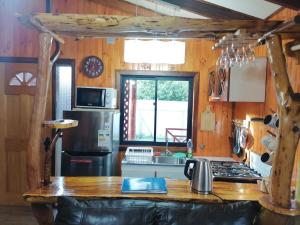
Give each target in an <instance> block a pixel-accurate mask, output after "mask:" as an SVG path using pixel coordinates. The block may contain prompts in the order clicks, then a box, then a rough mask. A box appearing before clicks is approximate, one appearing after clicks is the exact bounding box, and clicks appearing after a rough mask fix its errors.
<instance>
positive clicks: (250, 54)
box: [247, 44, 255, 62]
mask: <svg viewBox="0 0 300 225" xmlns="http://www.w3.org/2000/svg"><path fill="white" fill-rule="evenodd" d="M247 58H248V61H249V62H254V61H255V53H254V50H253V49H252V46H251V44H249V45H248V48H247Z"/></svg>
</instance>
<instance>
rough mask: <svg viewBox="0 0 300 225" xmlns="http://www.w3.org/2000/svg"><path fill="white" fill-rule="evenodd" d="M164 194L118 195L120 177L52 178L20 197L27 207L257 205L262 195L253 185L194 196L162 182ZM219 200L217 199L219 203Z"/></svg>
mask: <svg viewBox="0 0 300 225" xmlns="http://www.w3.org/2000/svg"><path fill="white" fill-rule="evenodd" d="M166 181H167V186H168V193H167V194H122V193H121V183H122V177H52V184H51V185H50V186H48V187H42V188H39V189H37V190H32V191H28V192H26V193H25V194H24V195H23V197H24V199H25V201H26V202H29V203H53V202H56V200H57V197H59V196H71V197H75V198H81V199H82V198H84V199H96V198H135V199H148V200H166V201H201V202H215V203H216V202H222V200H221V199H223V200H226V201H236V200H251V201H258V199H259V198H260V197H262V196H263V195H264V194H263V193H262V192H260V191H259V189H258V186H257V184H246V183H229V182H214V183H213V194H215V195H217V196H219V197H217V196H215V195H212V194H209V195H204V194H195V193H192V192H191V191H190V186H189V181H184V180H172V179H166ZM220 198H221V199H220Z"/></svg>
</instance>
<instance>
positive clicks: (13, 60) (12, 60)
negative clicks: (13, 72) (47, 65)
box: [0, 56, 38, 64]
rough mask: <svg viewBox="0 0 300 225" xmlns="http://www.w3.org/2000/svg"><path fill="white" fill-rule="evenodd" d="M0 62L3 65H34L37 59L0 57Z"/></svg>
mask: <svg viewBox="0 0 300 225" xmlns="http://www.w3.org/2000/svg"><path fill="white" fill-rule="evenodd" d="M0 62H4V63H35V64H37V63H38V58H33V57H11V56H0Z"/></svg>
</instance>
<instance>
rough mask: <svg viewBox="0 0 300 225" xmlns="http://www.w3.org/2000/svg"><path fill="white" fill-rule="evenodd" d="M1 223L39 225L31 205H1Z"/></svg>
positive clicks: (4, 224) (8, 224) (2, 224)
mask: <svg viewBox="0 0 300 225" xmlns="http://www.w3.org/2000/svg"><path fill="white" fill-rule="evenodd" d="M0 225H38V223H37V222H36V220H35V218H34V217H33V215H32V212H31V208H30V207H29V206H0Z"/></svg>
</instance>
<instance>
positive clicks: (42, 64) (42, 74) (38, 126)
mask: <svg viewBox="0 0 300 225" xmlns="http://www.w3.org/2000/svg"><path fill="white" fill-rule="evenodd" d="M52 39H53V38H52V37H51V35H50V34H48V33H40V35H39V45H40V52H39V62H38V76H37V84H36V92H35V96H34V106H33V113H32V116H31V124H30V131H29V132H30V133H29V143H28V149H27V183H28V188H29V189H30V190H32V189H35V188H37V187H40V185H41V148H40V146H41V133H42V124H43V121H44V118H45V111H46V102H47V93H48V87H49V81H50V75H51V69H52V63H51V61H50V54H51V45H52Z"/></svg>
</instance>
